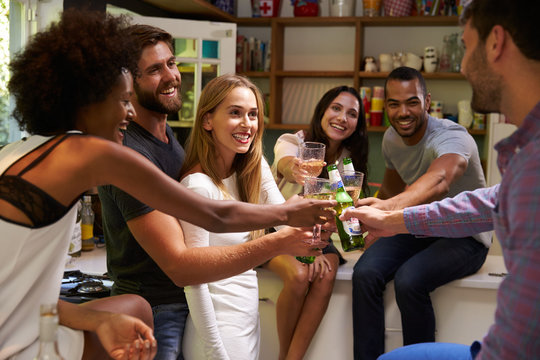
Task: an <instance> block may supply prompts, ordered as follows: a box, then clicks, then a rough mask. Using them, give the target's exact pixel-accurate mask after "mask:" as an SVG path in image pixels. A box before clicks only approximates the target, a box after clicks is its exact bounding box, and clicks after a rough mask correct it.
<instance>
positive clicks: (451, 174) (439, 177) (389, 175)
mask: <svg viewBox="0 0 540 360" xmlns="http://www.w3.org/2000/svg"><path fill="white" fill-rule="evenodd" d="M466 169H467V160H465V158H463V157H462V156H461V155H458V154H444V155H442V156H440V157H438V158H437V159H435V160H434V161H433V162H432V163H431V165H430V166H429V168H428V170H427V171H426V173H425V174H424V175H422V176H420V177H419V178H418V179H417V180H416V181H415V182H414V183H413V184H411V185H410V186H408V187H406V186H405V183H404V182H403V180H401V177H400V176H399V174H398V173H397V171H395V170H391V169H386V172H385V174H384V179H383V185H382V186H381V190H380V191H379V194H380V195H379V198H380V199H382V200H377V199H373V198H367V199H363V200H359V201H358V203H357V205H358V206H362V205H371V206H374V207H376V208H378V209H381V210H397V209H403V208H405V207H407V206H414V205H419V204H426V203H430V202H432V201H435V200H440V199H442V198H444V197H445V196H446V194H448V191H449V189H450V185H451V184H452V183H453V182H454V181H455V180H456V179H458V178H459V177H461V176H462V175H463V173H464V172H465V170H466Z"/></svg>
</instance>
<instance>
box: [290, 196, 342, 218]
mask: <svg viewBox="0 0 540 360" xmlns="http://www.w3.org/2000/svg"><path fill="white" fill-rule="evenodd" d="M336 204H337V202H336V201H335V200H316V199H303V198H301V197H300V196H298V195H294V196H293V197H291V198H290V199H289V200H287V201H286V202H285V206H288V207H289V209H288V211H287V214H288V215H287V224H288V225H290V226H310V225H315V224H324V223H326V222H327V221H329V220H331V219H332V217H333V216H335V214H336V212H335V210H334V209H333V208H334V206H336Z"/></svg>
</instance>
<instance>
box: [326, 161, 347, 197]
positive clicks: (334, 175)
mask: <svg viewBox="0 0 540 360" xmlns="http://www.w3.org/2000/svg"><path fill="white" fill-rule="evenodd" d="M328 178H329V179H330V183H331V184H332V190H334V191H338V192H342V191H345V187H344V186H343V180H341V175H340V174H339V171H338V169H337V168H336V167H334V168H332V169H328Z"/></svg>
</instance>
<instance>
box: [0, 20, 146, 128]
mask: <svg viewBox="0 0 540 360" xmlns="http://www.w3.org/2000/svg"><path fill="white" fill-rule="evenodd" d="M128 26H129V22H128V18H127V17H125V16H112V15H107V14H103V13H102V12H92V11H80V10H76V9H68V10H66V11H64V12H63V13H62V16H61V19H60V21H59V22H57V23H53V24H52V25H50V26H49V28H48V29H46V30H45V31H42V32H39V33H37V34H36V35H35V36H34V37H33V38H32V39H31V40H30V41H29V43H28V44H27V45H26V47H25V48H24V50H23V51H22V52H21V53H19V54H18V55H17V56H16V57H15V58H14V59H13V60H12V61H11V64H10V69H11V72H12V75H11V79H10V81H9V85H8V88H9V91H10V93H11V94H12V95H14V97H15V110H14V111H13V116H14V118H15V119H16V120H17V122H18V124H19V127H20V128H21V130H25V131H27V132H28V133H30V134H41V135H54V134H60V133H64V132H66V131H68V130H73V129H74V128H75V120H76V116H77V112H78V111H79V110H80V109H81V107H84V106H87V105H91V104H95V103H98V102H101V101H103V100H105V99H106V97H107V96H108V94H109V93H110V92H111V90H112V88H113V86H114V85H115V84H116V83H117V82H118V79H119V76H120V75H121V74H122V71H125V69H128V70H129V71H130V72H131V73H133V74H136V71H137V60H136V58H135V56H134V54H136V50H137V48H136V45H135V43H134V42H133V41H131V40H130V37H129V36H128V34H127V32H126V29H127V27H128ZM123 69H124V70H123Z"/></svg>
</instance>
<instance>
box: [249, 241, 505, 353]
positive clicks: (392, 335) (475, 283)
mask: <svg viewBox="0 0 540 360" xmlns="http://www.w3.org/2000/svg"><path fill="white" fill-rule="evenodd" d="M334 245H335V246H336V247H337V248H338V249H340V250H341V245H340V244H339V242H337V241H334ZM342 254H343V257H344V258H345V259H346V260H347V263H346V264H343V265H341V266H340V267H339V269H338V272H337V275H336V282H335V285H334V290H333V293H332V297H331V298H330V303H329V304H328V310H327V312H326V315H325V316H324V318H323V320H322V322H321V324H320V326H319V328H318V330H317V332H316V334H315V337H314V338H313V341H312V342H311V345H310V347H309V349H308V352H307V354H306V359H310V360H319V359H320V360H323V359H332V358H334V359H344V360H346V359H352V358H353V354H352V351H353V339H352V336H353V334H352V307H353V304H352V281H351V279H352V273H353V268H354V265H355V264H356V261H357V260H358V258H359V257H360V256H361V255H362V252H361V251H353V252H350V253H345V252H342ZM490 273H492V274H497V275H489V274H490ZM504 273H506V267H505V266H504V262H503V258H502V256H495V255H490V256H488V257H487V259H486V262H485V263H484V265H483V266H482V268H481V269H480V270H479V271H478V272H477V273H476V274H473V275H470V276H467V277H465V278H463V279H459V280H455V281H452V282H450V283H448V284H446V285H444V286H441V287H439V288H437V289H436V290H435V291H434V292H433V293H432V296H431V299H432V302H433V308H434V311H435V316H436V319H437V329H436V334H435V336H436V340H437V341H441V342H453V343H462V344H470V343H472V341H474V340H481V339H482V338H483V336H484V334H485V333H486V332H487V330H488V329H489V326H490V325H491V324H492V323H493V321H494V314H495V308H496V306H497V299H496V295H497V289H498V287H499V285H500V283H501V281H502V279H503V276H499V275H501V274H504ZM257 275H258V280H259V297H260V302H259V313H260V319H261V351H260V360H272V359H275V358H277V355H278V349H279V341H278V338H277V330H276V313H275V311H276V310H275V305H276V301H277V298H278V296H279V294H280V292H281V288H282V287H283V283H282V282H281V279H280V278H279V277H278V276H277V275H276V274H274V273H272V272H271V271H269V270H267V269H261V268H257ZM384 305H385V328H386V331H385V342H386V344H385V349H386V351H389V350H392V349H395V348H397V347H400V346H402V329H401V316H400V312H399V308H398V307H397V304H396V301H395V292H394V283H393V281H391V282H390V283H389V284H388V285H387V287H386V291H385V294H384ZM329 339H330V341H331V342H332V346H330V347H329V346H328V341H329Z"/></svg>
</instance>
